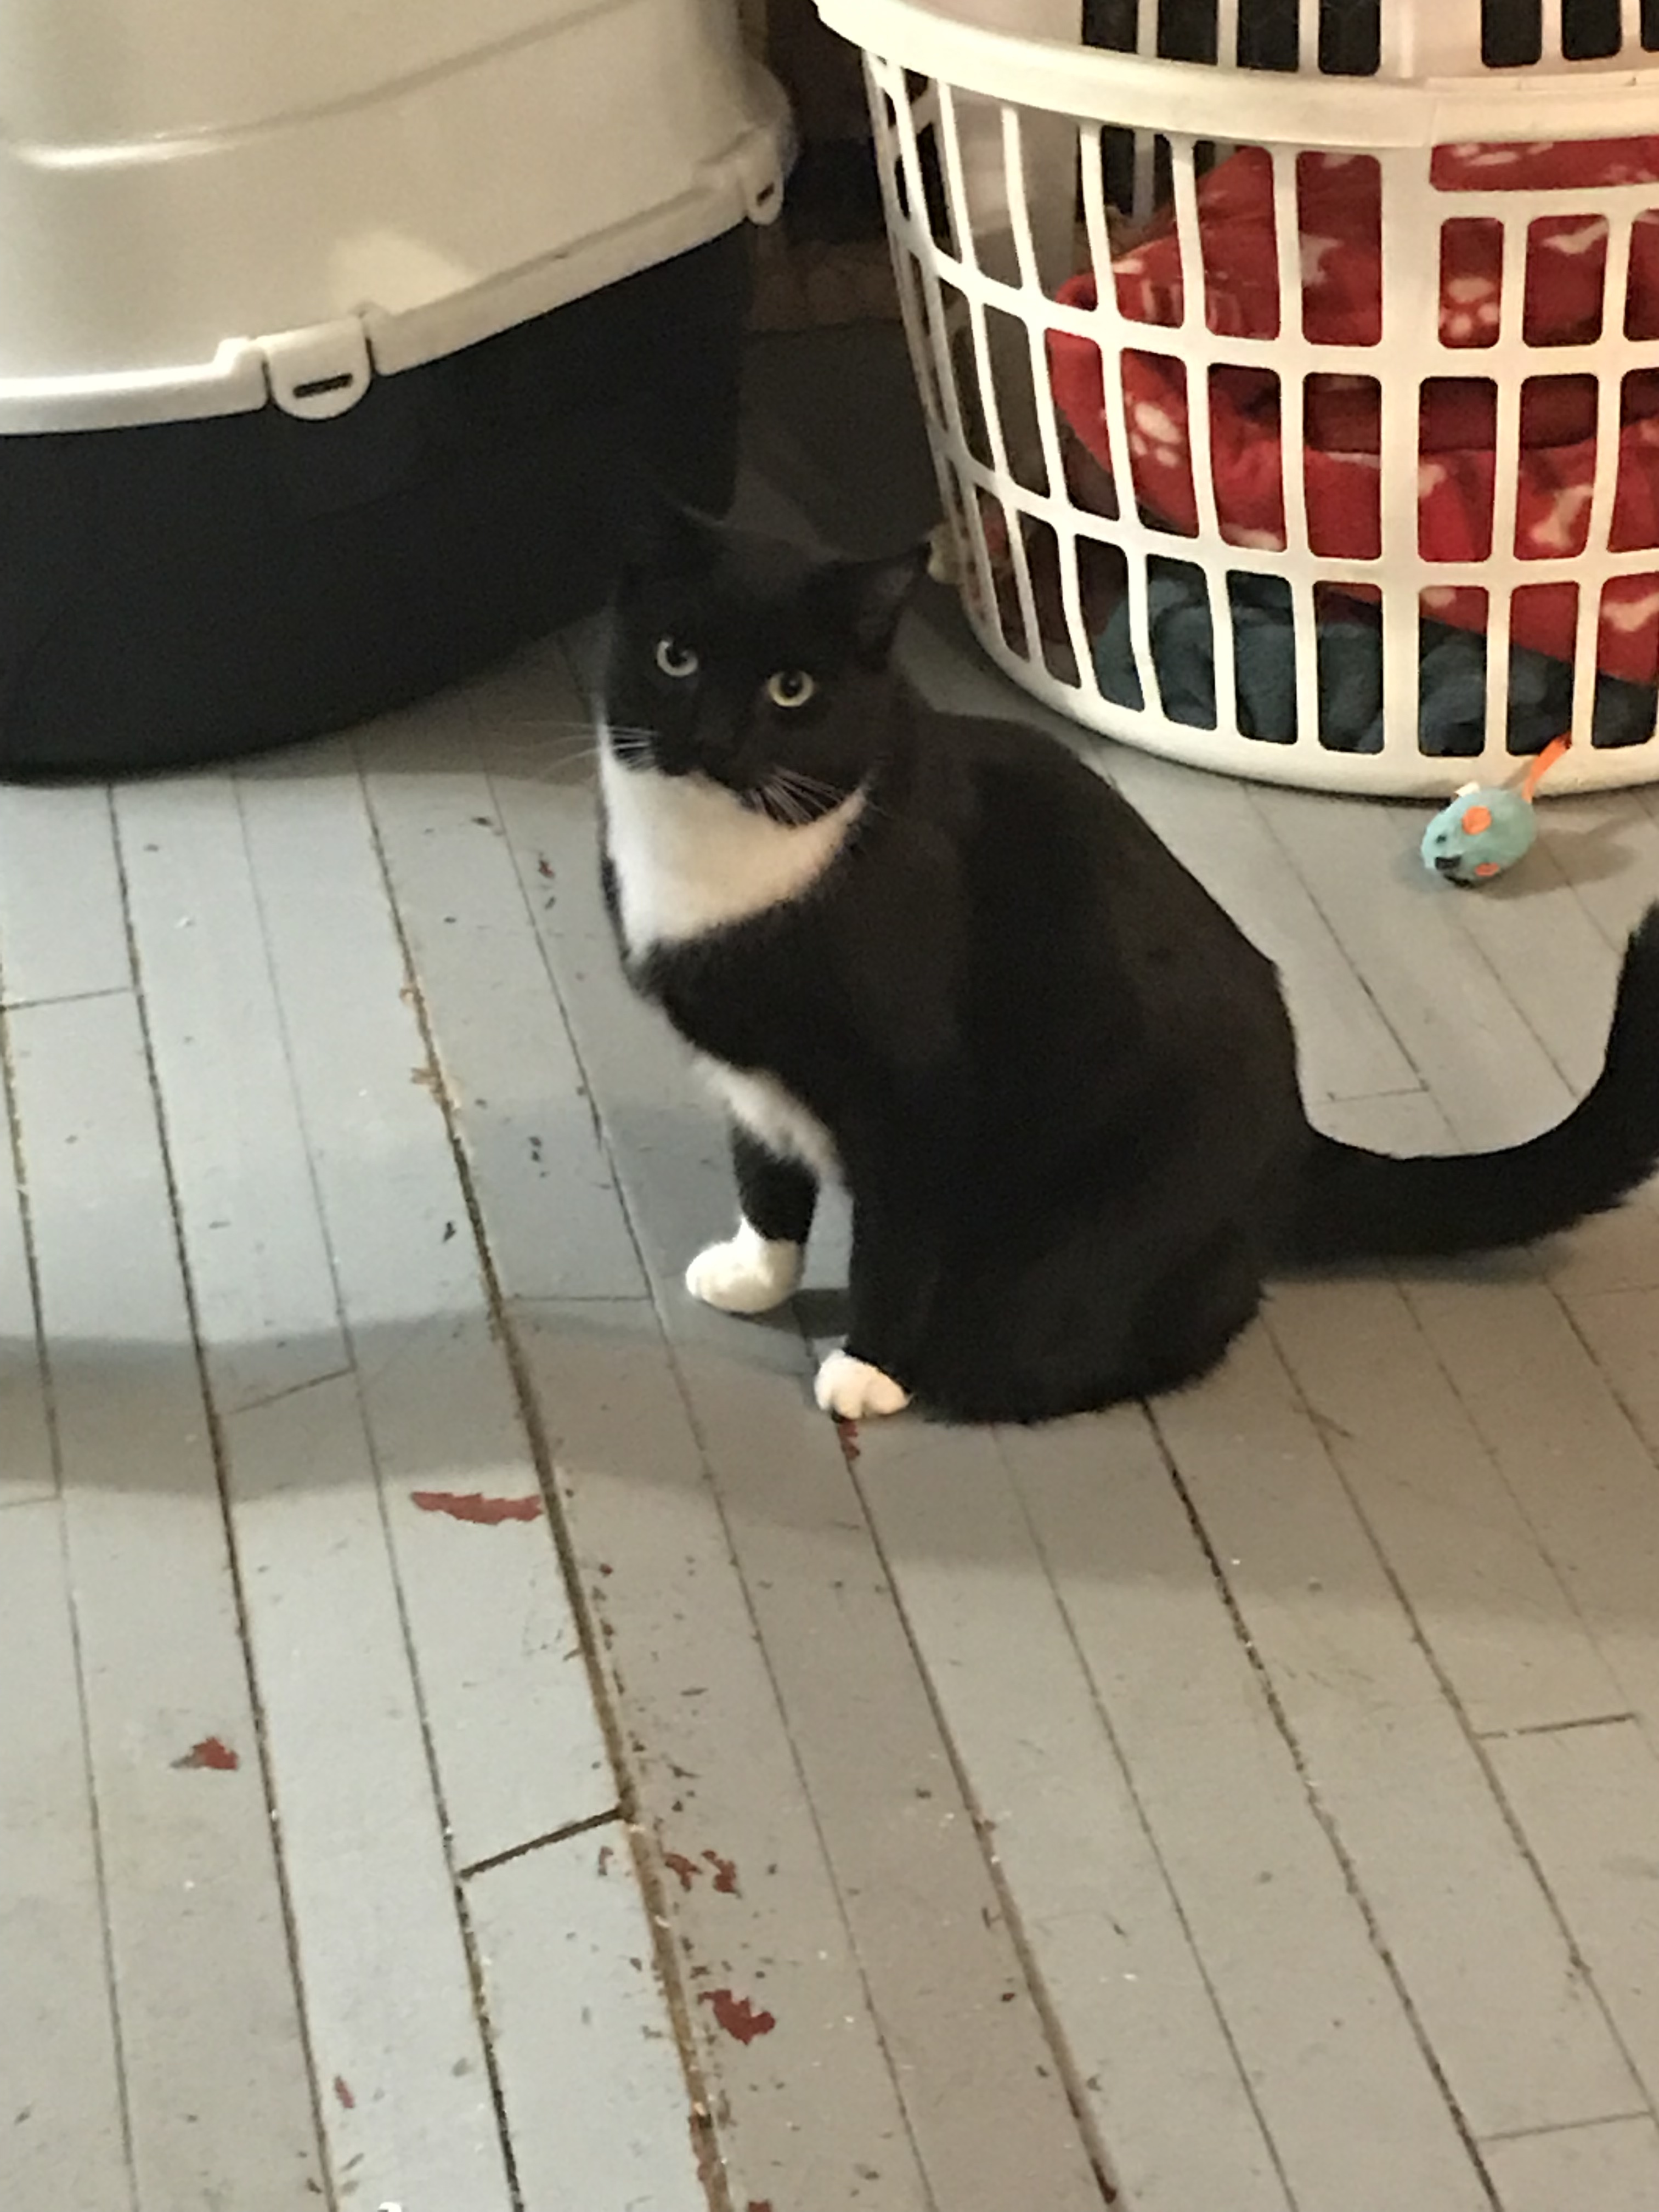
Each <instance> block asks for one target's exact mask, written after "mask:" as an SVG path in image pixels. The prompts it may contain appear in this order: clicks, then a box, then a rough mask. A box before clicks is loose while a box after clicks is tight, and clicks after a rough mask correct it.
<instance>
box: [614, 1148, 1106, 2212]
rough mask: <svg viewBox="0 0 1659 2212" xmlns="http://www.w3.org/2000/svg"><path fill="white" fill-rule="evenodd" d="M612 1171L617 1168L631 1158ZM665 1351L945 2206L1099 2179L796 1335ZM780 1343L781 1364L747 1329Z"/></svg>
mask: <svg viewBox="0 0 1659 2212" xmlns="http://www.w3.org/2000/svg"><path fill="white" fill-rule="evenodd" d="M624 1172H626V1170H625V1169H624ZM710 1318H711V1322H724V1327H718V1328H715V1327H711V1328H710V1329H709V1330H708V1333H707V1334H704V1333H703V1332H702V1330H701V1328H693V1327H691V1326H690V1325H688V1326H686V1327H684V1328H679V1327H676V1328H674V1329H673V1331H672V1334H673V1335H674V1339H675V1343H676V1358H677V1364H678V1366H679V1369H680V1372H681V1375H682V1376H683V1377H684V1384H685V1389H686V1393H687V1399H688V1402H689V1403H690V1408H691V1413H692V1417H693V1419H694V1420H695V1422H696V1427H697V1430H698V1433H699V1435H700V1436H701V1437H702V1442H703V1446H704V1449H705V1452H706V1453H707V1455H708V1465H709V1468H710V1473H711V1475H712V1477H713V1479H714V1481H715V1483H716V1485H717V1486H718V1487H719V1489H720V1496H721V1499H722V1502H723V1504H724V1507H725V1510H726V1518H727V1525H728V1527H729V1528H730V1529H731V1532H732V1543H733V1547H734V1550H735V1552H736V1554H737V1558H738V1565H739V1567H740V1569H741V1571H742V1572H743V1574H744V1581H745V1583H746V1584H747V1587H748V1591H749V1599H750V1606H751V1607H752V1608H753V1610H754V1613H755V1619H756V1624H757V1627H758V1629H759V1631H760V1634H761V1637H762V1639H763V1642H764V1644H766V1647H767V1650H768V1652H769V1656H770V1661H771V1666H772V1669H773V1674H774V1676H775V1680H777V1683H778V1686H779V1691H780V1694H781V1699H782V1701H783V1704H784V1707H785V1710H786V1711H787V1715H788V1717H789V1725H790V1729H791V1733H792V1735H793V1739H794V1742H795V1749H796V1756H797V1758H798V1759H799V1761H800V1764H801V1768H802V1771H803V1773H804V1774H805V1779H806V1784H807V1787H808V1789H809V1790H810V1791H811V1796H812V1802H813V1807H814V1809H815V1812H816V1815H817V1823H818V1826H819V1829H820V1831H821V1832H822V1833H823V1838H824V1842H825V1845H826V1848H827V1850H828V1851H829V1858H830V1863H831V1864H832V1866H833V1867H834V1869H835V1872H836V1881H837V1883H838V1884H839V1886H840V1888H841V1892H842V1898H843V1899H844V1901H845V1905H846V1910H847V1915H848V1922H849V1924H850V1925H851V1928H852V1930H853V1936H854V1942H855V1943H856V1944H857V1947H858V1952H859V1957H860V1963H861V1965H862V1967H863V1972H864V1975H865V1978H866V1982H867V1984H868V1985H869V1987H870V1990H871V1995H872V2001H873V2003H874V2007H875V2010H876V2014H877V2017H878V2021H879V2023H880V2026H881V2030H882V2033H883V2036H884V2039H885V2041H886V2043H887V2045H888V2047H889V2048H890V2050H891V2051H893V2053H894V2056H895V2059H896V2064H897V2068H898V2076H899V2086H900V2089H901V2091H902V2094H903V2096H904V2100H905V2105H906V2109H907V2112H908V2115H909V2119H910V2124H911V2128H912V2130H913V2131H914V2133H915V2138H916V2142H917V2144H918V2147H919V2148H920V2150H921V2155H922V2159H923V2162H924V2164H925V2166H926V2168H927V2175H928V2179H929V2181H930V2183H931V2185H932V2187H933V2193H934V2195H935V2197H936V2198H937V2199H938V2202H939V2205H940V2206H941V2208H943V2207H945V2206H949V2207H951V2212H1005V2209H1006V2207H1007V2206H1008V2205H1009V2204H1011V2203H1016V2202H1018V2201H1020V2199H1019V2191H1021V2189H1022V2188H1024V2189H1026V2190H1028V2191H1029V2192H1030V2201H1032V2202H1034V2203H1040V2204H1042V2205H1043V2206H1044V2207H1045V2208H1048V2212H1062V2208H1064V2212H1073V2208H1075V2212H1085V2209H1086V2212H1097V2208H1098V2206H1099V2204H1100V2201H1101V2200H1100V2194H1099V2191H1098V2188H1097V2184H1096V2181H1095V2179H1094V2176H1093V2174H1092V2173H1091V2170H1090V2167H1089V2164H1088V2160H1087V2157H1086V2154H1085V2148H1084V2146H1083V2144H1082V2142H1080V2140H1079V2134H1078V2130H1077V2127H1076V2124H1075V2122H1074V2121H1073V2117H1072V2114H1071V2112H1070V2111H1069V2109H1068V2107H1067V2105H1066V2099H1065V2095H1064V2092H1063V2089H1062V2086H1061V2083H1060V2080H1059V2079H1058V2076H1057V2071H1056V2069H1055V2066H1054V2055H1053V2052H1052V2051H1051V2049H1050V2047H1049V2045H1048V2041H1047V2039H1046V2036H1045V2034H1044V2032H1043V2027H1042V2021H1041V2019H1040V2018H1039V2016H1038V2014H1037V2012H1036V2008H1035V2007H1034V2006H1033V2004H1032V2002H1031V2000H1030V1995H1029V1993H1028V1991H1027V1989H1026V1986H1025V1983H1024V1977H1023V1975H1022V1974H1021V1972H1020V1969H1019V1965H1018V1958H1017V1956H1016V1954H1015V1952H1014V1948H1013V1946H1012V1942H1011V1940H1010V1936H1009V1932H1008V1930H1007V1929H1006V1927H1005V1926H1004V1924H1003V1923H1002V1920H1001V1918H1000V1914H999V1912H998V1909H997V1905H998V1900H997V1895H996V1892H995V1889H994V1887H993V1885H992V1883H991V1881H990V1879H989V1876H988V1874H987V1869H986V1866H985V1863H984V1859H983V1857H982V1856H981V1849H980V1845H979V1841H978V1838H977V1837H976V1836H975V1830H974V1823H973V1820H972V1809H973V1808H972V1807H971V1806H970V1805H969V1803H967V1802H964V1800H963V1794H962V1792H961V1790H960V1789H959V1788H958V1786H957V1784H956V1781H955V1778H954V1777H953V1776H952V1774H951V1770H950V1766H949V1764H948V1760H947V1754H946V1750H945V1744H944V1741H943V1740H942V1737H941V1733H940V1730H939V1724H938V1722H937V1720H936V1718H935V1717H934V1714H933V1711H932V1710H931V1708H930V1705H929V1703H928V1699H927V1692H926V1688H925V1686H924V1684H923V1683H922V1681H921V1679H920V1677H919V1675H918V1673H917V1669H916V1667H915V1661H914V1659H913V1657H912V1656H911V1653H910V1650H909V1647H908V1642H907V1640H906V1637H905V1632H904V1626H903V1623H902V1619H901V1617H900V1614H899V1612H898V1609H897V1607H896V1603H895V1597H894V1592H893V1590H892V1588H891V1586H890V1583H889V1581H888V1578H887V1577H886V1574H885V1572H884V1569H883V1567H882V1565H881V1561H880V1559H879V1557H878V1553H877V1552H876V1549H875V1547H874V1546H873V1545H872V1541H871V1538H870V1532H869V1529H868V1528H867V1526H866V1522H865V1521H864V1518H863V1516H862V1514H861V1512H860V1508H859V1501H858V1498H857V1494H856V1492H854V1488H853V1486H852V1484H851V1481H850V1479H849V1476H848V1468H847V1466H846V1463H845V1461H844V1459H843V1457H842V1453H841V1451H840V1449H839V1447H838V1444H837V1440H836V1432H835V1430H834V1428H833V1426H832V1425H831V1424H830V1423H829V1422H827V1421H825V1420H824V1419H823V1416H822V1415H821V1414H819V1413H817V1411H816V1409H815V1408H814V1407H812V1406H811V1401H810V1399H809V1397H808V1395H807V1391H806V1389H805V1383H806V1373H805V1363H804V1361H803V1360H802V1359H801V1357H800V1348H799V1345H798V1344H797V1345H795V1346H787V1340H782V1339H781V1336H780V1335H779V1334H778V1333H776V1332H766V1331H762V1330H747V1331H745V1330H744V1328H743V1325H742V1324H741V1323H740V1322H730V1321H727V1320H725V1317H723V1316H719V1317H716V1316H711V1317H710ZM733 1334H735V1335H737V1336H738V1337H739V1338H744V1337H747V1338H750V1339H760V1340H764V1339H766V1338H768V1337H769V1338H770V1340H771V1341H772V1342H773V1343H776V1344H778V1345H779V1346H780V1351H783V1350H784V1349H785V1348H787V1351H788V1352H789V1355H790V1356H789V1357H788V1358H787V1360H785V1359H783V1358H779V1360H778V1361H777V1363H776V1365H774V1363H773V1362H772V1361H770V1360H766V1359H763V1358H757V1357H756V1356H755V1354H754V1353H753V1352H750V1350H749V1347H748V1345H747V1344H746V1343H744V1342H738V1343H732V1344H731V1346H730V1348H729V1349H727V1346H726V1343H718V1342H716V1341H715V1339H716V1338H720V1337H723V1338H726V1339H727V1340H728V1341H729V1340H730V1338H731V1337H732V1335H733Z"/></svg>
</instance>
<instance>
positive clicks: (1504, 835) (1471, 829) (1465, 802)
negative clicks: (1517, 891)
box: [1423, 738, 1571, 884]
mask: <svg viewBox="0 0 1659 2212" xmlns="http://www.w3.org/2000/svg"><path fill="white" fill-rule="evenodd" d="M1569 744H1571V738H1554V739H1553V741H1552V742H1551V743H1550V744H1547V745H1546V746H1545V748H1544V750H1543V751H1542V752H1541V753H1540V754H1539V755H1538V757H1537V758H1536V759H1535V760H1534V762H1533V763H1532V765H1531V766H1530V767H1529V768H1528V770H1527V773H1526V775H1525V776H1524V777H1523V778H1522V781H1521V782H1520V783H1518V784H1486V783H1466V784H1465V785H1464V787H1463V788H1462V791H1460V792H1459V793H1458V794H1457V796H1456V798H1455V799H1453V800H1452V802H1451V804H1450V805H1449V806H1443V807H1442V808H1441V810H1440V811H1439V813H1438V814H1437V815H1436V816H1435V817H1434V819H1433V821H1432V822H1431V823H1430V824H1429V826H1428V828H1427V829H1425V831H1424V832H1423V865H1424V866H1425V868H1427V869H1428V871H1429V872H1430V873H1431V875H1436V876H1443V877H1444V878H1445V880H1446V881H1447V882H1448V883H1449V884H1484V883H1490V882H1491V880H1492V878H1493V877H1494V876H1500V875H1502V874H1503V872H1504V869H1505V868H1512V867H1513V866H1515V864H1516V861H1517V860H1524V859H1525V857H1526V855H1527V854H1528V853H1529V852H1530V851H1531V850H1532V848H1533V841H1534V838H1535V837H1536V836H1537V835H1538V817H1537V816H1536V815H1535V814H1534V811H1533V797H1534V793H1535V792H1536V791H1537V789H1538V786H1539V784H1540V782H1541V781H1542V779H1543V777H1544V775H1545V774H1546V773H1547V770H1548V769H1551V768H1553V766H1554V765H1555V763H1556V762H1557V761H1559V759H1560V757H1561V756H1562V754H1563V753H1564V752H1565V750H1567V747H1568V745H1569Z"/></svg>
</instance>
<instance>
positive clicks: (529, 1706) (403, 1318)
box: [243, 750, 617, 1865]
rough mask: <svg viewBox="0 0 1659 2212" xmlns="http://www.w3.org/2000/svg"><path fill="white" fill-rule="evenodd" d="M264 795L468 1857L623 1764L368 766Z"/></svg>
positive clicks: (578, 1797) (261, 879) (569, 1806)
mask: <svg viewBox="0 0 1659 2212" xmlns="http://www.w3.org/2000/svg"><path fill="white" fill-rule="evenodd" d="M243 805H244V809H245V813H246V821H247V824H248V834H249V842H250V849H251V851H252V855H253V859H254V866H255V872H256V876H257V878H258V884H259V888H260V893H261V898H262V902H263V906H264V917H265V929H266V934H267V938H268V941H269V944H270V954H271V961H272V968H273V972H274V974H275V976H276V989H277V994H278V997H279V1000H280V1002H281V1005H282V1008H283V1018H284V1022H285V1024H286V1030H287V1034H288V1037H289V1056H290V1060H291V1065H292V1068H293V1074H294V1081H295V1088H296V1091H297V1094H298V1097H299V1099H300V1105H301V1116H302V1120H303V1122H304V1126H305V1129H306V1133H307V1142H308V1145H309V1149H310V1153H311V1159H312V1167H313V1174H314V1176H315V1178H316V1182H317V1188H318V1192H319V1198H320V1204H321V1209H322V1213H323V1218H324V1222H325V1228H326V1232H327V1236H328V1240H329V1245H330V1249H331V1252H332V1254H333V1259H334V1267H335V1273H336V1277H337V1282H338V1285H339V1289H340V1295H341V1299H342V1304H343V1309H344V1312H345V1316H346V1322H347V1326H348V1329H349V1335H350V1340H351V1344H352V1349H353V1352H354V1356H355V1358H356V1366H357V1370H358V1374H359V1376H360V1378H361V1387H362V1401H363V1405H364V1408H365V1411H366V1413H367V1417H368V1425H369V1432H370V1437H371V1440H372V1444H373V1450H374V1462H375V1465H376V1468H377V1469H378V1473H379V1475H380V1481H381V1483H382V1486H383V1487H384V1491H385V1494H386V1503H387V1516H388V1534H389V1541H390V1542H391V1545H392V1552H393V1555H394V1558H395V1560H396V1566H397V1572H398V1581H399V1586H400V1589H401V1591H402V1595H403V1601H404V1606H405V1607H406V1608H407V1613H408V1623H409V1633H410V1639H411V1644H412V1649H413V1653H414V1658H415V1663H416V1669H417V1675H418V1680H419V1684H420V1690H421V1696H422V1705H423V1710H424V1712H425V1715H426V1719H427V1723H428V1726H429V1727H430V1729H431V1731H432V1738H433V1747H434V1751H435V1756H436V1759H437V1761H438V1767H439V1772H440V1775H441V1778H442V1783H443V1790H444V1797H445V1803H446V1808H447V1816H448V1820H449V1822H450V1827H451V1833H452V1838H453V1847H454V1850H455V1852H456V1855H457V1859H458V1863H460V1864H462V1865H470V1864H473V1863H477V1861H479V1860H481V1859H483V1858H487V1857H494V1856H495V1855H496V1854H498V1853H500V1852H501V1851H504V1850H512V1849H513V1848H515V1847H516V1846H518V1845H519V1844H524V1843H527V1842H529V1841H531V1840H532V1838H536V1837H538V1836H544V1835H549V1834H551V1833H553V1832H555V1831H556V1830H558V1829H561V1828H563V1827H566V1826H569V1825H571V1824H572V1823H574V1822H575V1821H578V1820H591V1819H593V1818H595V1817H597V1816H598V1815H599V1814H604V1813H605V1812H608V1811H609V1810H610V1809H611V1807H612V1806H613V1805H614V1804H615V1803H616V1799H617V1790H616V1782H615V1778H614V1777H613V1775H612V1773H611V1764H610V1759H609V1755H608V1753H607V1752H606V1749H605V1741H604V1737H603V1735H602V1732H601V1730H600V1728H599V1722H598V1718H597V1716H596V1714H595V1712H594V1709H593V1701H592V1690H591V1686H590V1685H589V1682H588V1680H587V1675H586V1668H585V1667H584V1666H583V1665H582V1664H581V1662H580V1632H579V1630H578V1628H577V1626H576V1622H575V1619H574V1613H573V1612H572V1609H571V1605H570V1599H569V1594H568V1591H567V1589H566V1588H565V1585H564V1578H563V1572H562V1567H561V1565H560V1562H559V1558H558V1554H557V1552H556V1547H555V1545H554V1543H553V1541H552V1539H551V1535H550V1531H549V1529H548V1527H547V1524H546V1522H545V1520H544V1517H543V1514H542V1500H541V1496H540V1488H539V1480H538V1474H537V1470H536V1466H535V1462H534V1457H533V1455H532V1452H531V1449H530V1446H529V1443H528V1440H527V1438H526V1436H525V1434H524V1431H523V1428H522V1425H521V1423H520V1418H519V1412H518V1404H517V1399H516V1395H515V1392H514V1389H513V1380H512V1376H511V1373H510V1371H509V1369H508V1366H507V1360H506V1358H505V1355H504V1352H503V1349H502V1346H501V1344H500V1342H499V1341H498V1340H497V1338H496V1335H495V1330H494V1325H493V1322H492V1319H491V1312H490V1305H489V1294H488V1291H487V1288H486V1285H485V1284H484V1281H483V1277H482V1274H481V1272H480V1262H479V1255H478V1251H477V1245H476V1243H475V1242H474V1239H473V1237H472V1234H471V1215H470V1212H469V1210H468V1205H467V1199H466V1194H465V1190H464V1189H463V1188H462V1185H461V1182H460V1179H459V1175H458V1173H457V1170H456V1165H455V1160H454V1157H453V1152H452V1149H451V1145H450V1139H449V1133H448V1129H447V1124H446V1121H445V1119H444V1116H443V1113H442V1111H441V1103H440V1101H439V1100H438V1098H437V1097H435V1095H434V1090H433V1086H432V1085H431V1084H430V1083H429V1082H419V1081H416V1080H414V1079H413V1077H414V1076H415V1075H416V1073H418V1072H420V1071H422V1070H423V1069H424V1067H425V1065H426V1046H425V1043H424V1042H423V1040H422V1035H421V1031H420V1028H419V1025H418V1023H417V1020H416V1012H415V1010H414V1008H413V1007H412V1006H411V1005H410V1003H409V999H408V995H407V993H406V989H405V986H406V983H407V976H406V972H405V969H404V959H403V954H402V951H401V948H400V946H399V944H398V939H397V936H396V933H395V931H394V929H393V926H392V914H391V909H390V907H389V905H388V902H387V895H386V885H385V882H384V880H383V878H382V876H381V872H380V864H379V860H378V858H377V855H376V852H375V848H374V841H373V838H372V836H371V832H370V825H369V823H368V815H367V812H366V810H365V807H364V805H363V800H362V791H361V788H360V787H359V784H358V781H357V779H356V769H355V765H354V764H353V763H352V762H351V761H350V758H349V755H348V754H347V753H346V752H345V751H344V750H340V751H339V752H338V753H337V755H335V756H334V757H333V760H332V761H331V762H330V761H327V760H320V761H313V762H310V763H307V772H306V773H305V774H303V775H293V776H286V777H285V776H279V775H275V774H272V775H265V776H262V777H258V778H250V779H249V780H248V781H247V782H246V785H245V787H244V790H243ZM481 834H482V833H481ZM342 947H349V957H347V958H343V957H340V948H342ZM477 1500H483V1501H484V1502H483V1504H482V1505H479V1504H476V1503H475V1502H474V1501H477ZM481 1514H482V1515H483V1516H484V1517H483V1519H481V1518H480V1517H479V1516H480V1515H481ZM491 1514H494V1515H495V1516H496V1517H495V1521H494V1522H493V1523H492V1522H490V1520H489V1516H490V1515H491Z"/></svg>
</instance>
